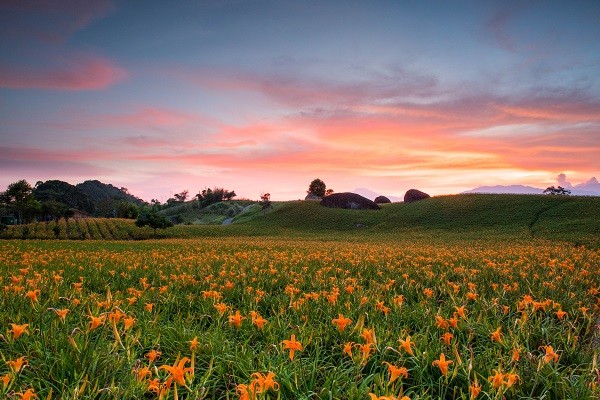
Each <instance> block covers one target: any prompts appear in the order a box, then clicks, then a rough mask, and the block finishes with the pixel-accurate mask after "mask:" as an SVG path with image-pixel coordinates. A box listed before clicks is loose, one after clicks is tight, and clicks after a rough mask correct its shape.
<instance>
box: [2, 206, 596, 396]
mask: <svg viewBox="0 0 600 400" xmlns="http://www.w3.org/2000/svg"><path fill="white" fill-rule="evenodd" d="M521 197H523V196H521ZM468 199H471V200H472V203H469V204H467V205H468V207H469V209H470V212H469V213H468V214H463V217H460V216H456V215H455V213H453V212H450V211H448V210H449V207H451V206H452V202H451V201H450V200H448V199H441V200H439V199H437V200H436V201H437V203H436V202H431V203H430V204H427V203H426V202H423V204H422V205H415V206H416V207H412V208H411V209H409V208H407V205H393V206H392V207H389V208H387V209H386V208H384V209H383V210H381V212H383V213H387V215H388V217H387V218H382V217H380V216H379V215H382V214H379V215H378V214H376V212H373V213H371V212H368V213H366V214H357V213H356V212H352V211H348V210H324V211H323V210H321V209H320V208H317V207H318V205H315V204H303V203H302V204H300V203H297V204H296V203H291V204H283V205H280V206H277V207H276V208H275V210H273V211H270V212H268V213H266V214H265V215H262V216H260V217H257V218H256V219H254V220H249V221H240V223H239V224H238V225H237V226H236V225H235V224H234V225H232V226H227V227H221V226H214V227H211V226H190V227H184V226H182V227H176V228H173V230H172V231H169V230H167V231H164V232H159V235H162V236H165V235H170V236H180V238H164V239H150V240H144V241H132V240H131V239H132V238H133V237H132V236H133V235H135V234H139V231H134V229H137V228H135V227H134V226H131V229H132V231H131V232H132V233H131V234H128V235H127V237H125V235H123V238H122V239H123V240H107V239H109V238H117V236H116V235H115V234H114V232H117V231H119V230H118V229H117V228H114V229H112V230H111V229H109V228H106V229H102V224H104V223H105V222H104V221H106V224H109V223H113V224H115V225H112V226H113V227H115V226H117V225H118V226H121V225H127V224H128V222H126V221H114V220H113V221H111V220H102V221H96V220H88V221H86V224H88V223H91V222H93V223H94V224H96V223H97V224H98V225H100V226H98V225H95V226H96V229H97V231H98V232H99V233H100V235H99V236H98V237H93V238H92V237H89V236H91V235H90V234H89V233H88V235H87V236H86V237H85V239H86V240H21V239H16V238H17V237H18V236H17V235H15V236H14V237H15V239H9V240H3V241H0V287H2V292H1V297H0V334H1V335H2V336H1V337H0V353H1V355H2V360H0V378H2V382H1V383H0V397H3V398H5V397H7V398H11V397H13V398H27V397H25V396H28V393H29V394H30V395H31V394H33V393H35V394H36V395H37V396H39V398H44V399H45V398H56V399H59V398H63V399H74V398H81V399H84V398H85V399H88V398H94V399H136V398H138V399H140V398H157V399H158V398H164V399H167V398H168V399H173V398H178V399H197V398H211V399H212V398H215V399H220V398H231V399H238V398H241V399H255V398H256V399H262V398H266V399H268V398H273V399H274V398H282V399H309V398H314V399H328V398H332V399H370V398H384V399H387V398H390V399H391V398H397V399H401V398H403V396H406V397H407V398H409V399H413V400H414V399H439V398H443V399H472V398H477V399H501V398H503V397H505V398H553V399H566V398H570V399H592V398H597V397H598V396H600V386H599V385H600V375H599V372H598V366H597V356H598V354H597V349H598V348H599V347H600V346H599V344H600V332H599V331H598V329H599V328H598V323H599V315H600V252H599V251H598V247H597V245H595V243H596V242H595V232H596V231H595V230H596V229H597V221H596V222H595V219H594V218H593V217H586V216H587V215H593V214H590V213H589V212H588V213H586V212H578V213H573V214H570V213H569V212H568V210H569V208H568V207H579V209H580V210H583V211H589V210H590V209H591V210H593V207H592V208H590V207H591V206H590V204H591V205H594V204H596V203H592V202H590V201H589V200H588V203H584V205H583V206H582V205H581V204H580V203H577V201H578V200H576V201H572V202H568V203H565V202H564V200H548V201H555V202H556V201H558V202H557V203H556V204H551V206H547V205H544V207H543V208H542V210H543V212H539V213H538V212H537V211H539V210H538V209H533V210H532V207H533V206H531V204H533V202H531V201H530V199H529V198H526V199H525V200H519V199H517V200H518V201H521V203H520V204H525V205H521V206H519V207H517V206H516V205H514V204H513V208H512V209H511V211H510V212H508V211H506V210H504V211H502V212H503V213H504V214H503V215H504V216H502V215H500V216H497V215H496V214H498V213H500V212H498V211H497V212H496V213H494V212H493V211H490V206H489V204H487V205H485V204H484V205H483V206H481V205H477V202H481V201H483V200H481V199H480V198H478V197H469V198H468ZM489 199H492V198H491V197H490V198H488V200H486V201H488V202H489V201H490V200H489ZM503 200H504V203H506V198H505V199H503ZM544 200H546V198H544ZM449 201H450V202H449ZM585 204H587V205H585ZM573 205H574V206H573ZM427 207H429V209H428V211H427V210H425V211H424V208H425V209H427ZM436 207H437V208H438V209H440V210H445V211H446V212H441V211H438V218H434V217H432V216H431V212H432V211H431V210H432V208H436ZM311 210H316V211H315V212H322V214H321V215H320V216H319V217H320V221H321V223H322V224H323V225H322V226H321V227H319V226H315V224H314V223H313V224H311V221H312V220H311V217H310V215H311V214H310V211H311ZM486 210H488V211H486ZM565 210H567V211H565ZM571 210H572V209H571ZM302 213H306V215H302ZM419 213H421V214H422V215H423V216H422V217H419ZM486 213H487V214H486ZM518 213H521V215H520V214H518ZM393 215H397V216H398V215H402V216H403V218H399V217H396V218H394V217H393ZM426 215H430V217H429V218H430V219H429V220H427V218H426V217H425V216H426ZM506 215H512V219H509V218H507V217H506ZM515 215H516V216H515ZM565 215H566V216H567V217H566V218H565ZM596 215H597V214H596ZM411 216H412V217H411ZM411 218H412V220H411ZM453 218H454V219H456V218H462V220H461V223H460V224H459V225H460V226H458V227H456V228H454V229H450V228H451V227H452V226H453V225H454V222H452V219H453ZM584 218H588V219H584ZM578 219H579V220H578ZM419 221H420V225H419V224H418V222H419ZM449 221H450V222H449ZM532 221H533V223H532ZM70 223H75V221H70ZM78 223H81V221H78ZM357 223H360V224H361V225H363V226H364V228H363V227H360V228H357V227H356V224H357ZM86 226H89V225H86ZM557 227H561V229H558V228H557ZM409 228H410V229H409ZM88 229H91V228H88ZM185 229H189V230H188V231H186V230H185ZM32 231H33V228H32ZM32 231H30V234H33V233H35V232H38V231H37V230H35V231H33V233H32ZM71 231H75V228H73V230H71V229H69V232H71ZM82 231H83V230H82ZM40 232H42V230H41V229H40ZM62 232H65V234H66V226H65V229H63V230H62ZM77 232H79V231H77ZM87 232H91V231H89V230H88V231H87ZM94 232H95V231H94ZM102 232H105V233H104V234H103V233H102ZM106 232H113V233H112V235H113V236H109V233H106ZM135 232H138V233H135ZM332 233H333V234H332ZM36 234H37V233H36ZM146 234H147V235H148V237H150V238H152V236H153V232H152V231H147V232H146ZM104 235H106V236H104ZM185 235H187V237H186V236H185ZM53 237H54V235H52V234H51V235H49V237H48V239H51V238H53ZM66 238H67V236H65V239H66ZM140 238H141V237H140ZM90 239H95V240H90Z"/></svg>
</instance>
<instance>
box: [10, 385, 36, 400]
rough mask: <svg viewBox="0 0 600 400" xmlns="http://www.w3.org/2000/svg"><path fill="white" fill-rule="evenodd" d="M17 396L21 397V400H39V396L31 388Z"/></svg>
mask: <svg viewBox="0 0 600 400" xmlns="http://www.w3.org/2000/svg"><path fill="white" fill-rule="evenodd" d="M15 396H19V399H20V400H32V399H37V398H38V395H37V394H35V391H34V390H33V389H31V388H29V389H27V390H26V391H25V392H24V393H19V392H17V393H15Z"/></svg>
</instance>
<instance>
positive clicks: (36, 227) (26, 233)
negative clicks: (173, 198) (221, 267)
mask: <svg viewBox="0 0 600 400" xmlns="http://www.w3.org/2000/svg"><path fill="white" fill-rule="evenodd" d="M156 236H158V237H160V236H161V232H158V233H155V232H154V231H153V230H152V229H150V228H148V227H144V228H138V227H137V226H135V224H134V221H133V220H128V219H119V218H78V219H69V222H68V223H67V222H66V221H65V220H64V219H61V220H60V221H59V222H58V223H55V222H54V221H47V222H34V223H31V224H27V225H22V226H10V227H8V229H7V230H5V231H4V232H0V239H71V240H140V239H149V238H153V237H156Z"/></svg>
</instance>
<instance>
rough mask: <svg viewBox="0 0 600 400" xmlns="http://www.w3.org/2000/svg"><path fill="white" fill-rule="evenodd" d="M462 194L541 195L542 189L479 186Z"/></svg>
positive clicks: (520, 186)
mask: <svg viewBox="0 0 600 400" xmlns="http://www.w3.org/2000/svg"><path fill="white" fill-rule="evenodd" d="M462 193H494V194H500V193H513V194H543V193H544V189H538V188H534V187H531V186H523V185H510V186H503V185H496V186H479V187H476V188H475V189H471V190H467V191H465V192H462Z"/></svg>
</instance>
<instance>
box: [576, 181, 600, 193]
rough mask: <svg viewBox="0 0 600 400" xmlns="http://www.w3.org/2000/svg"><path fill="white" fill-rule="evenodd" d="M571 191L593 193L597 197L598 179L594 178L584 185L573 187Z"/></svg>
mask: <svg viewBox="0 0 600 400" xmlns="http://www.w3.org/2000/svg"><path fill="white" fill-rule="evenodd" d="M573 189H575V190H580V191H587V192H594V193H597V194H596V196H597V195H599V194H600V182H598V179H596V178H595V177H594V178H591V179H590V180H589V181H587V182H585V183H580V184H579V185H575V186H573Z"/></svg>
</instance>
